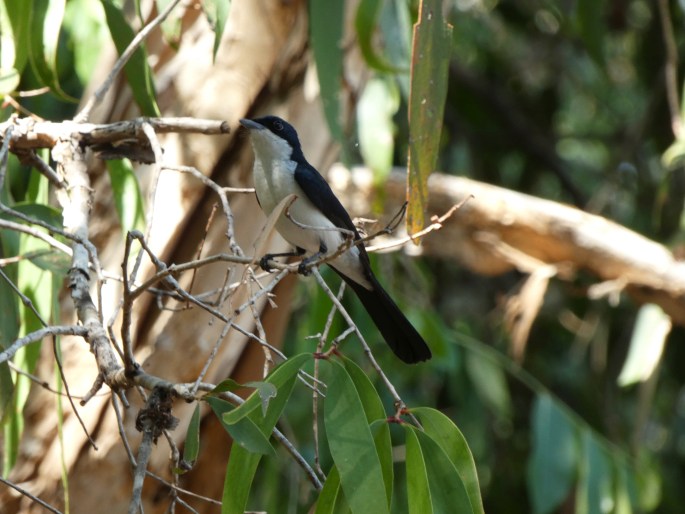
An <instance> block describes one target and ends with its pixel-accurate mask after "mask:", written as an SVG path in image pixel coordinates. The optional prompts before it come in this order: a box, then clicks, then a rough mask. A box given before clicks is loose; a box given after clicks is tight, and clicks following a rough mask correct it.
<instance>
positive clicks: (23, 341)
mask: <svg viewBox="0 0 685 514" xmlns="http://www.w3.org/2000/svg"><path fill="white" fill-rule="evenodd" d="M87 334H88V329H86V328H85V327H82V326H79V325H58V326H51V327H46V328H41V329H40V330H36V331H35V332H31V333H30V334H26V335H25V336H24V337H21V338H19V339H17V340H16V341H14V343H12V344H11V345H10V346H9V347H8V348H5V349H4V350H3V351H2V352H0V362H5V361H7V360H9V359H11V358H12V357H13V356H14V354H15V353H16V352H17V350H19V348H23V347H24V346H26V345H27V344H31V343H35V342H37V341H40V340H42V339H45V338H46V337H50V336H65V335H69V336H80V337H85V336H86V335H87Z"/></svg>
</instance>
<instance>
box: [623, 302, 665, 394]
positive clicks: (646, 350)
mask: <svg viewBox="0 0 685 514" xmlns="http://www.w3.org/2000/svg"><path fill="white" fill-rule="evenodd" d="M671 325H672V324H671V318H670V317H669V316H668V315H667V314H666V313H665V312H664V311H663V309H662V308H661V307H659V306H658V305H655V304H653V303H648V304H645V305H643V306H642V307H640V311H639V312H638V314H637V319H636V321H635V328H634V329H633V335H632V337H631V338H630V347H629V349H628V356H627V357H626V361H625V362H624V363H623V369H622V370H621V374H620V375H619V376H618V385H620V386H623V387H625V386H628V385H631V384H634V383H636V382H644V381H645V380H647V379H648V378H649V377H650V376H652V373H654V370H655V369H656V368H657V366H658V365H659V362H661V357H662V355H663V351H664V345H665V344H666V337H668V334H669V333H670V332H671Z"/></svg>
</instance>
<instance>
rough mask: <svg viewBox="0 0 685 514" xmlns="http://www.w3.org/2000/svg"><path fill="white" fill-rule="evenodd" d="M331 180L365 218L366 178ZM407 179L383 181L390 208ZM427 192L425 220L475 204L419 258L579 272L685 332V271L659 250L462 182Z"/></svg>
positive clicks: (360, 174)
mask: <svg viewBox="0 0 685 514" xmlns="http://www.w3.org/2000/svg"><path fill="white" fill-rule="evenodd" d="M332 177H333V180H332V186H333V188H334V189H337V192H338V193H339V194H341V195H343V197H344V196H345V195H346V196H347V199H346V200H344V202H345V203H347V204H348V205H356V206H357V208H358V209H359V210H358V211H357V212H355V213H354V214H355V215H363V214H365V211H364V210H363V209H368V210H370V209H369V205H370V204H369V203H368V202H369V201H371V199H372V197H373V195H372V194H371V192H370V189H371V183H372V182H371V180H370V178H369V177H370V171H369V170H367V169H364V168H355V169H354V170H353V171H352V172H351V173H350V172H349V171H347V172H345V170H343V169H339V168H336V169H335V171H334V173H333V175H332ZM405 177H406V175H405V173H404V172H403V171H402V170H399V169H398V170H396V171H395V172H393V173H392V174H391V176H390V177H389V178H388V182H387V184H386V187H385V188H384V190H385V192H386V194H387V198H388V200H389V201H392V202H396V203H397V204H399V203H401V202H403V201H404V197H405V191H406V182H405V180H406V179H405ZM428 186H429V196H430V200H429V214H430V215H433V214H436V213H442V212H445V211H446V210H447V209H449V207H450V206H452V205H454V204H457V203H460V202H463V201H464V200H466V199H467V198H468V197H470V196H473V199H471V200H469V201H468V202H466V204H465V205H464V207H463V208H462V209H460V210H459V211H458V212H457V213H456V214H455V215H454V216H452V217H451V218H450V219H449V220H448V221H446V222H445V224H444V227H443V229H442V231H441V232H440V233H439V234H437V235H431V236H428V237H425V238H424V240H423V247H422V249H421V251H422V252H423V254H425V255H431V256H436V257H442V258H451V259H453V258H457V259H459V261H461V262H462V263H463V264H464V265H465V266H467V267H468V268H469V269H471V270H472V271H474V272H476V273H481V274H484V275H498V274H502V273H505V272H507V271H510V270H512V269H519V270H521V271H522V272H524V273H530V272H531V269H530V262H535V261H538V262H540V263H541V264H542V265H547V264H553V265H557V266H561V267H562V268H563V269H564V273H563V274H562V275H563V276H561V277H560V278H562V279H569V278H570V277H571V276H573V274H574V272H577V271H584V272H587V273H589V274H591V275H594V276H595V277H597V279H598V284H596V285H600V284H606V283H611V284H614V285H616V287H618V288H619V289H618V291H619V292H620V291H622V290H625V291H626V292H627V293H628V294H629V295H630V296H631V297H632V298H633V299H634V300H636V301H638V302H640V303H649V302H651V303H655V304H658V305H659V306H661V307H662V308H663V309H664V311H665V312H666V313H667V314H668V315H670V316H671V317H672V319H673V321H674V322H675V323H678V324H680V325H685V263H683V262H679V261H677V260H676V258H675V257H674V256H673V254H672V253H671V251H670V250H669V249H668V248H666V247H665V246H663V245H661V244H659V243H657V242H655V241H652V240H650V239H648V238H646V237H644V236H642V235H640V234H638V233H637V232H634V231H632V230H630V229H628V228H626V227H624V226H621V225H619V224H618V223H615V222H613V221H611V220H608V219H606V218H603V217H601V216H597V215H594V214H589V213H587V212H583V211H581V210H580V209H577V208H574V207H570V206H568V205H564V204H561V203H559V202H554V201H551V200H545V199H542V198H536V197H534V196H530V195H526V194H522V193H518V192H515V191H511V190H508V189H504V188H501V187H497V186H493V185H490V184H485V183H482V182H477V181H475V180H470V179H467V178H464V177H455V176H449V175H444V174H440V173H435V174H433V175H432V176H431V178H430V180H429V183H428ZM361 199H364V201H362V200H361ZM348 200H349V201H348ZM368 210H367V211H366V212H368ZM388 211H392V208H388ZM510 249H514V250H516V251H517V252H513V251H510ZM517 254H520V255H524V256H527V257H529V258H532V259H533V260H531V259H519V258H517V257H516V255H517ZM615 289H616V288H615V287H614V288H611V290H612V291H615ZM593 291H597V288H595V289H593Z"/></svg>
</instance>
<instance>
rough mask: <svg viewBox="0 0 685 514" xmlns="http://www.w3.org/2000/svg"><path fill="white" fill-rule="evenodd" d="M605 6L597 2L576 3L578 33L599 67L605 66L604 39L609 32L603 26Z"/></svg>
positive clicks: (590, 0)
mask: <svg viewBox="0 0 685 514" xmlns="http://www.w3.org/2000/svg"><path fill="white" fill-rule="evenodd" d="M604 9H605V4H604V3H603V2H597V1H596V0H577V1H576V22H577V25H578V33H579V34H580V38H581V39H582V40H583V43H584V44H585V48H586V49H587V51H588V54H590V57H592V59H593V60H594V61H595V62H596V63H597V64H599V65H602V66H603V65H604V54H603V53H602V38H603V37H604V34H605V32H606V31H607V29H606V27H604V25H603V23H604V22H603V20H604Z"/></svg>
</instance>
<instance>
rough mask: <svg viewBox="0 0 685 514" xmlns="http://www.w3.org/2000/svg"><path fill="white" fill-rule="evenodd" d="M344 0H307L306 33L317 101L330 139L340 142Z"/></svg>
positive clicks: (341, 137) (341, 131)
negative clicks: (317, 94) (310, 53)
mask: <svg viewBox="0 0 685 514" xmlns="http://www.w3.org/2000/svg"><path fill="white" fill-rule="evenodd" d="M344 22H345V1H344V0H326V1H325V2H321V1H318V0H311V1H310V2H309V35H310V42H311V45H312V53H313V54H314V62H315V63H316V73H317V76H318V78H319V88H320V90H321V94H320V96H321V102H322V104H323V112H324V115H325V116H326V122H327V123H328V129H329V130H330V131H331V135H332V136H333V139H335V140H336V141H338V142H340V143H343V142H344V141H343V128H342V121H341V117H340V86H341V81H342V74H343V48H342V39H343V24H344Z"/></svg>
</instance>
